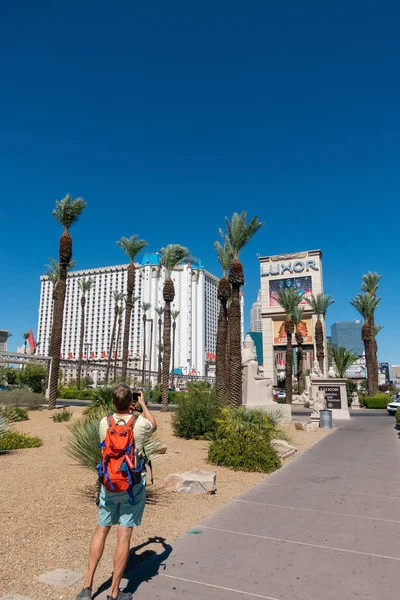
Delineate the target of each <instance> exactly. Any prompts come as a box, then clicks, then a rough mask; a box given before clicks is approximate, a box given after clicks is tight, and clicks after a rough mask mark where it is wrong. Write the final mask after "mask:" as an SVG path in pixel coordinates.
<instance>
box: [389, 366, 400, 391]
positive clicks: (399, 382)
mask: <svg viewBox="0 0 400 600" xmlns="http://www.w3.org/2000/svg"><path fill="white" fill-rule="evenodd" d="M390 380H391V381H393V383H394V384H395V385H396V386H397V387H400V365H392V368H391V378H390Z"/></svg>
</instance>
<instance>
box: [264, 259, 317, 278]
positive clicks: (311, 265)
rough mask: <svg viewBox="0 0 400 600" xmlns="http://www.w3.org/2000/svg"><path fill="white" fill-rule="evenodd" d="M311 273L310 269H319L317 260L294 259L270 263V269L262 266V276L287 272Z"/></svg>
mask: <svg viewBox="0 0 400 600" xmlns="http://www.w3.org/2000/svg"><path fill="white" fill-rule="evenodd" d="M304 271H305V272H306V273H309V272H310V271H319V268H318V266H317V265H316V264H315V260H306V261H303V260H294V261H290V262H287V263H274V264H270V265H269V268H268V269H265V268H264V267H262V271H261V277H268V276H269V275H284V274H285V273H290V274H291V275H293V273H303V272H304Z"/></svg>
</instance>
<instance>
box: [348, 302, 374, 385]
mask: <svg viewBox="0 0 400 600" xmlns="http://www.w3.org/2000/svg"><path fill="white" fill-rule="evenodd" d="M379 302H380V298H373V297H372V296H371V295H370V294H357V296H356V297H355V298H353V299H352V300H350V304H351V305H352V306H354V308H355V309H356V310H357V311H358V312H359V313H360V315H361V316H362V317H363V318H364V324H363V326H362V329H361V337H362V340H363V342H364V348H365V362H366V365H367V378H368V395H369V396H374V395H375V394H376V392H377V388H376V387H375V380H376V378H375V374H374V367H375V358H374V357H375V343H376V342H375V331H373V332H372V327H371V318H372V319H373V315H374V313H375V310H376V309H377V308H378V306H379ZM372 341H374V345H372Z"/></svg>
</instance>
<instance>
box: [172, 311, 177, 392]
mask: <svg viewBox="0 0 400 600" xmlns="http://www.w3.org/2000/svg"><path fill="white" fill-rule="evenodd" d="M175 334H176V321H174V322H173V324H172V367H171V388H174V387H175Z"/></svg>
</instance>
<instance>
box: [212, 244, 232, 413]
mask: <svg viewBox="0 0 400 600" xmlns="http://www.w3.org/2000/svg"><path fill="white" fill-rule="evenodd" d="M214 248H215V250H216V251H217V255H218V261H219V264H220V265H221V267H222V277H221V279H220V280H219V282H218V291H217V297H218V300H219V313H218V328H217V344H216V363H215V384H216V389H217V398H218V401H219V402H220V404H226V401H227V379H228V376H227V373H226V370H227V360H226V355H227V341H228V301H229V299H230V297H231V293H232V289H231V284H230V282H229V279H228V278H227V276H226V274H227V272H228V270H229V268H230V266H231V263H232V260H233V254H232V248H231V247H230V245H229V244H228V243H227V242H225V244H224V245H223V246H222V245H221V244H220V243H219V242H215V244H214Z"/></svg>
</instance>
